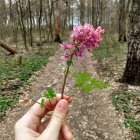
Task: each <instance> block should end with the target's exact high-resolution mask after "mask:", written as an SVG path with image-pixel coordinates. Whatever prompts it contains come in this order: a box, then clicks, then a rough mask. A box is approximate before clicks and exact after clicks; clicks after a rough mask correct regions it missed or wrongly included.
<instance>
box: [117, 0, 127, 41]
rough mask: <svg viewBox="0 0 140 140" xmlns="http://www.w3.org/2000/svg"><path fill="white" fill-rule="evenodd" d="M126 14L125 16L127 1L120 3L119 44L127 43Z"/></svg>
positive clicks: (123, 0) (122, 0) (121, 0)
mask: <svg viewBox="0 0 140 140" xmlns="http://www.w3.org/2000/svg"><path fill="white" fill-rule="evenodd" d="M125 27H126V14H125V0H120V1H119V39H118V41H119V42H124V41H126V29H125Z"/></svg>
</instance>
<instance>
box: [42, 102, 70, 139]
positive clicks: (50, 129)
mask: <svg viewBox="0 0 140 140" xmlns="http://www.w3.org/2000/svg"><path fill="white" fill-rule="evenodd" d="M67 110H68V101H66V100H65V99H62V100H60V101H59V102H58V104H57V105H56V107H55V109H54V112H53V115H52V117H51V120H50V122H49V124H48V126H47V128H46V129H45V130H44V132H43V133H42V135H41V137H42V138H46V139H50V138H52V137H53V138H52V139H58V136H59V133H60V128H61V126H62V124H63V120H64V119H65V117H66V114H67ZM52 134H53V135H52Z"/></svg>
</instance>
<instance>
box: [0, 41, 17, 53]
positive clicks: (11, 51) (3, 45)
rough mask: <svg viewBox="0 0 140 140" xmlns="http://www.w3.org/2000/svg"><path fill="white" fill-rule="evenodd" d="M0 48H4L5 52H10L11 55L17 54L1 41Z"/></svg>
mask: <svg viewBox="0 0 140 140" xmlns="http://www.w3.org/2000/svg"><path fill="white" fill-rule="evenodd" d="M0 46H1V47H2V48H4V49H5V50H7V51H8V52H10V54H11V55H15V54H16V53H17V52H16V51H15V50H13V49H11V47H9V45H7V44H6V43H4V42H3V41H1V40H0Z"/></svg>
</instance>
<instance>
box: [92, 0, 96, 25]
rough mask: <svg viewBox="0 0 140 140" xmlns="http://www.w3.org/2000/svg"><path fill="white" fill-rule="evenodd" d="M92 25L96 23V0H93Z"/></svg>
mask: <svg viewBox="0 0 140 140" xmlns="http://www.w3.org/2000/svg"><path fill="white" fill-rule="evenodd" d="M92 25H95V0H92Z"/></svg>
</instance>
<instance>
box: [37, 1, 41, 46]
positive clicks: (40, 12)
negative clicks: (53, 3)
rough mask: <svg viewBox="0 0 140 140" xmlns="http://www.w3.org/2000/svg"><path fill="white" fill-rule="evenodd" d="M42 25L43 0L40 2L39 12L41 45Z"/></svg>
mask: <svg viewBox="0 0 140 140" xmlns="http://www.w3.org/2000/svg"><path fill="white" fill-rule="evenodd" d="M41 24H42V0H40V10H39V20H38V25H39V37H40V45H41V44H42V43H41V33H42V32H41Z"/></svg>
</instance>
